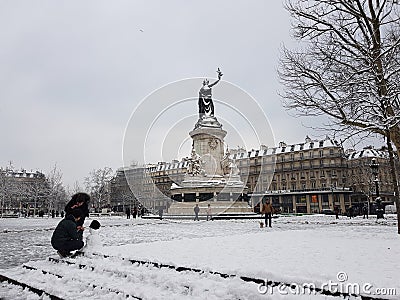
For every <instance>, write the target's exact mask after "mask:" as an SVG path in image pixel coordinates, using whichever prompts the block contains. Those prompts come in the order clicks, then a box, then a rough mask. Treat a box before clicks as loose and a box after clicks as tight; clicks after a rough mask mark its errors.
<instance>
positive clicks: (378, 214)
mask: <svg viewBox="0 0 400 300" xmlns="http://www.w3.org/2000/svg"><path fill="white" fill-rule="evenodd" d="M369 167H370V168H371V172H372V175H374V182H375V193H376V198H375V203H376V218H377V219H383V209H382V208H381V198H380V196H379V179H378V174H379V164H378V162H377V161H376V158H375V157H374V158H373V159H372V160H371V164H370V165H369Z"/></svg>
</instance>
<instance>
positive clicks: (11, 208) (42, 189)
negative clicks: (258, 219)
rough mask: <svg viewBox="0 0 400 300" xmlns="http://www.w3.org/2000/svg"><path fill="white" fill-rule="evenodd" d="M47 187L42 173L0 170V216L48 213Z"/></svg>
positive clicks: (10, 169)
mask: <svg viewBox="0 0 400 300" xmlns="http://www.w3.org/2000/svg"><path fill="white" fill-rule="evenodd" d="M48 191H49V188H48V185H47V182H46V177H45V175H44V174H43V173H41V172H39V171H36V172H28V171H26V170H24V169H22V170H20V171H16V170H13V169H12V168H5V169H3V168H0V201H1V215H2V216H5V215H13V214H14V215H15V214H19V215H37V214H39V213H48V207H49V205H48V200H49V197H48V194H49V193H48Z"/></svg>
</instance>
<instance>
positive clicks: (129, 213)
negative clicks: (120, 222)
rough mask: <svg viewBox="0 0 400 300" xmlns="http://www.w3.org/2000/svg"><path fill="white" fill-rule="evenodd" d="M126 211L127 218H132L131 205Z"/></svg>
mask: <svg viewBox="0 0 400 300" xmlns="http://www.w3.org/2000/svg"><path fill="white" fill-rule="evenodd" d="M125 213H126V218H127V219H130V218H131V210H130V209H129V207H127V208H126V209H125Z"/></svg>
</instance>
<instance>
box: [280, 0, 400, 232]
mask: <svg viewBox="0 0 400 300" xmlns="http://www.w3.org/2000/svg"><path fill="white" fill-rule="evenodd" d="M285 7H286V9H287V10H288V11H289V13H290V14H291V16H292V18H293V20H294V21H293V29H294V36H295V38H297V39H298V40H299V41H302V42H304V43H300V45H299V49H298V50H289V49H287V48H285V47H284V48H283V51H282V57H281V60H280V68H279V76H280V79H281V81H282V83H283V84H284V86H285V91H284V92H283V93H282V96H283V98H284V104H285V106H286V107H287V108H289V109H294V110H296V111H297V112H298V114H299V115H307V116H312V115H325V116H328V117H329V120H330V124H329V128H330V129H332V128H336V129H337V130H340V131H341V132H342V133H343V134H348V135H347V136H350V135H354V134H360V133H365V134H370V133H373V134H378V135H381V136H384V137H385V138H386V141H387V143H388V144H391V142H393V144H394V145H395V147H396V149H397V153H398V154H400V99H399V98H400V97H399V95H400V14H399V6H398V5H397V4H396V3H395V2H394V1H388V0H352V1H348V0H319V1H315V0H313V1H309V0H307V1H306V0H296V1H292V0H288V1H287V2H286V5H285ZM392 176H393V181H394V183H396V188H395V191H396V205H397V207H398V210H397V211H398V220H400V209H399V208H400V201H399V197H398V186H397V179H396V174H395V172H394V170H393V172H392ZM398 233H399V234H400V222H398Z"/></svg>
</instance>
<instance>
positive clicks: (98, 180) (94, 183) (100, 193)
mask: <svg viewBox="0 0 400 300" xmlns="http://www.w3.org/2000/svg"><path fill="white" fill-rule="evenodd" d="M112 178H113V170H112V169H111V168H109V167H104V168H102V169H98V170H93V171H92V172H90V175H89V176H88V177H86V178H85V186H86V189H87V190H88V191H89V193H90V197H91V198H92V205H94V207H95V208H96V210H98V211H99V210H100V209H101V208H105V207H108V206H109V199H108V198H109V187H110V181H111V179H112Z"/></svg>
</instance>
